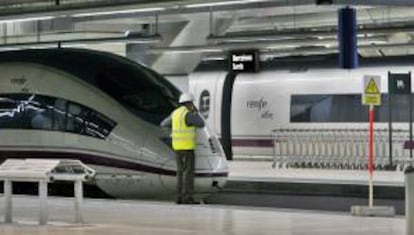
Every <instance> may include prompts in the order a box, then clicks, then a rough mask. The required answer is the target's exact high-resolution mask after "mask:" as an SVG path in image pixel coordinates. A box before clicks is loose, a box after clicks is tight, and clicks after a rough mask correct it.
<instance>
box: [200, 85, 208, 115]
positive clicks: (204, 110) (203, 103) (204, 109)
mask: <svg viewBox="0 0 414 235" xmlns="http://www.w3.org/2000/svg"><path fill="white" fill-rule="evenodd" d="M199 104H200V114H201V115H202V116H203V117H204V118H205V119H207V118H208V114H209V113H210V93H209V92H208V91H207V90H204V91H202V92H201V94H200V102H199Z"/></svg>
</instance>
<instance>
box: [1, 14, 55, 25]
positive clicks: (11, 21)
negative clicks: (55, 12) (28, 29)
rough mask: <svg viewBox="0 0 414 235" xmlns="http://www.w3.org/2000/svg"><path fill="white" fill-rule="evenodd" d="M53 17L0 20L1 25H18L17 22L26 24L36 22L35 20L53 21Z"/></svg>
mask: <svg viewBox="0 0 414 235" xmlns="http://www.w3.org/2000/svg"><path fill="white" fill-rule="evenodd" d="M54 18H55V17H54V16H42V17H31V18H21V19H8V20H0V24H1V23H18V22H26V21H37V20H51V19H54Z"/></svg>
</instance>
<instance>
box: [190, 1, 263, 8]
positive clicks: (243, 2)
mask: <svg viewBox="0 0 414 235" xmlns="http://www.w3.org/2000/svg"><path fill="white" fill-rule="evenodd" d="M254 2H266V1H265V0H235V1H227V2H209V3H197V4H190V5H186V6H185V7H186V8H198V7H214V6H227V5H235V4H248V3H254Z"/></svg>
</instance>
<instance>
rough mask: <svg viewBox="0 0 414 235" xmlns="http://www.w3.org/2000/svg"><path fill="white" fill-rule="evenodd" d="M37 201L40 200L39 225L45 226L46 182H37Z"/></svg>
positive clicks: (46, 217)
mask: <svg viewBox="0 0 414 235" xmlns="http://www.w3.org/2000/svg"><path fill="white" fill-rule="evenodd" d="M39 200H40V210H39V224H40V225H45V224H46V223H47V220H48V214H47V181H46V180H42V181H39Z"/></svg>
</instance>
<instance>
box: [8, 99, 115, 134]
mask: <svg viewBox="0 0 414 235" xmlns="http://www.w3.org/2000/svg"><path fill="white" fill-rule="evenodd" d="M115 125H116V123H115V122H114V121H112V120H110V119H109V118H107V117H106V116H104V115H102V114H100V113H98V112H96V111H94V110H92V109H90V108H88V107H85V106H83V105H80V104H76V103H74V102H71V101H67V100H64V99H60V98H54V97H49V96H43V95H30V94H2V95H1V94H0V128H7V129H42V130H53V131H64V132H72V133H76V134H81V135H87V136H91V137H95V138H100V139H105V138H106V137H107V136H108V135H109V133H110V132H111V131H112V129H113V128H114V127H115Z"/></svg>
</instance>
